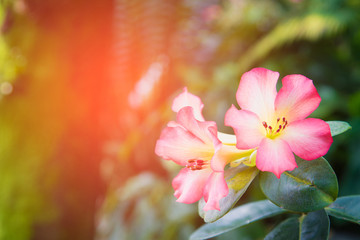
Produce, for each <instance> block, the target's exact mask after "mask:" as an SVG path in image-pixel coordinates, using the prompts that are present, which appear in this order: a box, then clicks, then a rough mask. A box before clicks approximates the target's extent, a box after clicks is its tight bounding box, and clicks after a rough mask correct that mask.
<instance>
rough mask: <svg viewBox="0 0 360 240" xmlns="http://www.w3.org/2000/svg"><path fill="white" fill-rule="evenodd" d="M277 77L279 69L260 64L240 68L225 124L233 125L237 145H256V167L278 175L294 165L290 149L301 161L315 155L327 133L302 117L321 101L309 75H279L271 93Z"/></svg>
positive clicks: (325, 147) (320, 125)
mask: <svg viewBox="0 0 360 240" xmlns="http://www.w3.org/2000/svg"><path fill="white" fill-rule="evenodd" d="M278 78H279V73H277V72H273V71H270V70H267V69H264V68H255V69H252V70H251V71H249V72H247V73H245V74H244V75H243V76H242V77H241V81H240V84H239V88H238V91H237V93H236V99H237V101H238V103H239V106H240V108H241V110H238V109H236V108H235V107H234V106H232V107H231V108H230V109H229V110H228V111H227V113H226V115H225V125H227V126H230V127H232V128H233V129H234V131H235V135H236V138H237V144H236V146H237V148H239V149H250V148H258V150H257V156H256V166H257V167H258V169H260V170H261V171H269V172H273V173H274V174H275V175H276V176H277V177H278V178H280V175H281V173H282V172H284V171H288V170H289V171H290V170H293V169H294V168H296V167H297V164H296V162H295V157H294V154H296V155H297V156H299V157H301V158H303V159H305V160H314V159H316V158H319V157H321V156H323V155H325V154H326V153H327V152H328V150H329V148H330V145H331V143H332V137H331V134H330V127H329V125H328V124H327V123H326V122H324V121H323V120H320V119H315V118H306V117H307V116H309V115H310V114H311V113H312V112H313V111H314V110H315V109H316V108H317V107H318V106H319V104H320V101H321V98H320V96H319V94H318V93H317V91H316V88H315V87H314V85H313V82H312V80H310V79H308V78H306V77H304V76H302V75H298V74H294V75H288V76H285V77H284V78H283V79H282V84H283V87H282V88H281V89H280V91H279V92H277V91H276V83H277V80H278ZM293 153H294V154H293Z"/></svg>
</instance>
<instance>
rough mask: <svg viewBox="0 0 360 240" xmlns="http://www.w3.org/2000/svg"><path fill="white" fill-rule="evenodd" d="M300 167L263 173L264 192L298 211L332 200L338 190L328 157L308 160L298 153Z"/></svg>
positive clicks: (282, 205)
mask: <svg viewBox="0 0 360 240" xmlns="http://www.w3.org/2000/svg"><path fill="white" fill-rule="evenodd" d="M296 162H297V165H298V167H297V168H295V170H293V171H291V172H284V173H283V174H282V175H281V177H280V179H278V178H277V177H276V176H275V175H274V174H273V173H270V172H262V173H260V187H261V189H262V191H263V193H264V194H265V195H266V196H267V197H268V198H269V199H270V200H271V201H272V202H273V203H275V204H276V205H278V206H279V207H282V208H285V209H288V210H291V211H295V212H311V211H316V210H319V209H322V208H324V207H326V206H328V205H329V204H331V203H332V202H333V201H334V200H335V199H336V197H337V194H338V182H337V178H336V175H335V173H334V171H333V169H332V168H331V166H330V165H329V163H328V162H327V161H326V160H325V159H324V158H322V157H321V158H318V159H315V160H312V161H305V160H303V159H300V158H298V157H296Z"/></svg>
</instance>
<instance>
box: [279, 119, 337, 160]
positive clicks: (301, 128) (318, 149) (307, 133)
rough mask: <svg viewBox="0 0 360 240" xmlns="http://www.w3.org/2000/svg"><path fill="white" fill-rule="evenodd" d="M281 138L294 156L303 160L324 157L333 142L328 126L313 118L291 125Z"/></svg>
mask: <svg viewBox="0 0 360 240" xmlns="http://www.w3.org/2000/svg"><path fill="white" fill-rule="evenodd" d="M281 138H282V139H283V140H285V141H286V142H287V143H288V144H289V145H290V148H291V150H292V151H293V152H294V153H295V154H296V155H298V156H299V157H301V158H303V159H305V160H314V159H316V158H319V157H321V156H324V155H325V154H326V153H327V152H328V150H329V148H330V146H331V143H332V142H333V139H332V137H331V133H330V127H329V125H328V124H327V123H326V122H324V121H323V120H320V119H315V118H307V119H304V120H299V121H296V122H293V123H291V124H290V125H289V126H288V127H287V128H286V129H285V131H284V134H283V135H282V136H281Z"/></svg>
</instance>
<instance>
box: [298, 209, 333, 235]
mask: <svg viewBox="0 0 360 240" xmlns="http://www.w3.org/2000/svg"><path fill="white" fill-rule="evenodd" d="M300 219H301V220H300V239H301V240H313V239H316V240H327V239H328V236H329V230H330V222H329V217H328V215H327V214H326V212H325V210H324V209H321V210H319V211H316V212H310V213H308V214H307V215H305V216H304V217H301V218H300Z"/></svg>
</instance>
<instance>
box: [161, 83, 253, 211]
mask: <svg viewBox="0 0 360 240" xmlns="http://www.w3.org/2000/svg"><path fill="white" fill-rule="evenodd" d="M203 106H204V105H203V103H202V102H201V100H200V98H199V97H197V96H195V95H192V94H190V93H188V92H187V89H186V88H185V89H184V91H183V92H182V93H181V94H180V95H179V96H178V97H177V98H175V99H174V102H173V105H172V109H173V111H174V112H177V116H176V122H174V121H172V122H169V123H168V125H167V127H166V128H165V129H164V130H163V131H162V133H161V135H160V138H159V140H158V141H157V143H156V147H155V153H156V154H157V155H159V156H161V157H162V158H164V159H166V160H171V161H173V162H175V163H177V164H179V165H181V166H184V168H183V169H182V170H181V171H180V173H179V174H178V175H177V176H176V177H175V178H174V180H173V182H172V186H173V188H174V189H175V193H174V196H175V197H176V198H177V202H181V203H194V202H196V201H198V200H200V199H201V198H202V197H203V198H204V200H205V202H206V205H205V206H204V210H205V211H207V210H212V209H216V210H220V206H219V201H220V199H222V198H223V197H225V196H227V194H228V192H229V189H228V186H227V184H226V181H225V178H224V167H225V165H226V164H227V163H229V162H231V161H233V160H236V159H240V158H243V157H245V156H248V155H250V154H251V153H252V152H253V150H251V151H242V150H238V149H237V148H236V146H235V141H236V138H235V139H233V143H232V144H231V143H222V142H221V141H220V140H219V137H218V132H217V126H216V123H215V122H212V121H205V120H204V117H203V115H202V113H201V111H202V108H203ZM221 136H225V137H224V139H229V137H228V136H227V135H225V134H221ZM230 139H232V138H231V137H230Z"/></svg>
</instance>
